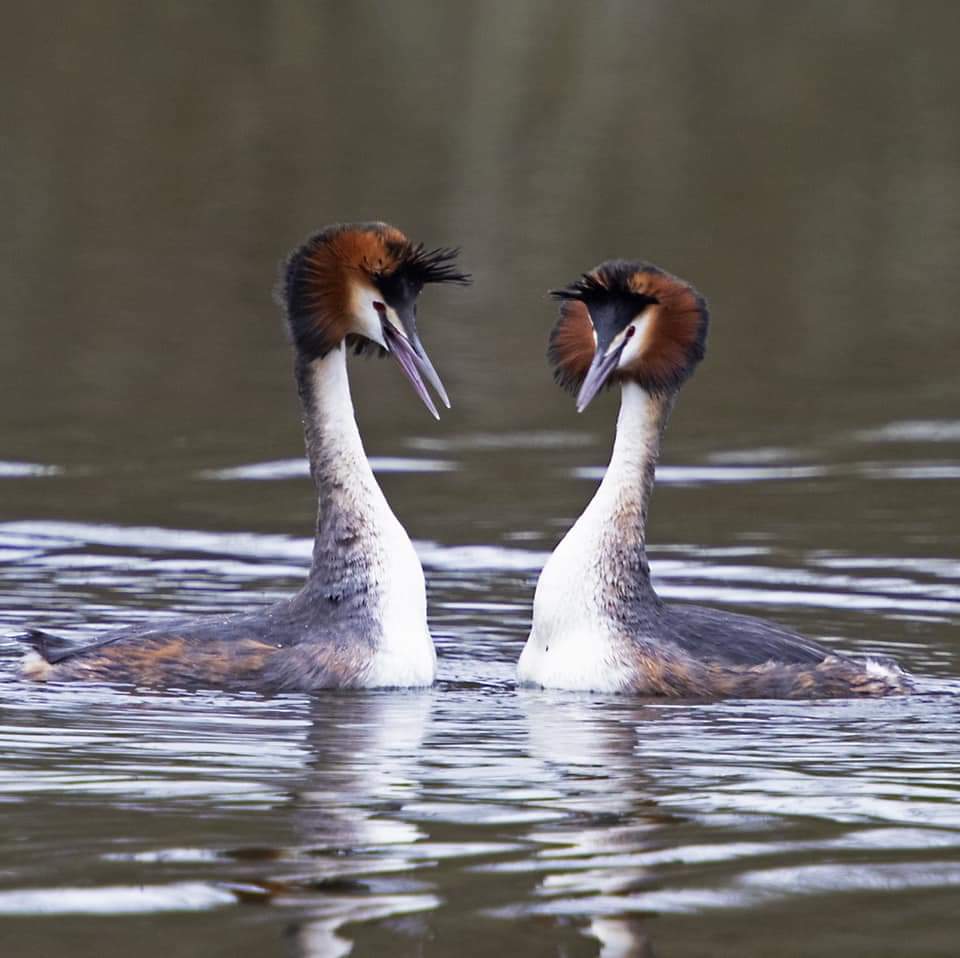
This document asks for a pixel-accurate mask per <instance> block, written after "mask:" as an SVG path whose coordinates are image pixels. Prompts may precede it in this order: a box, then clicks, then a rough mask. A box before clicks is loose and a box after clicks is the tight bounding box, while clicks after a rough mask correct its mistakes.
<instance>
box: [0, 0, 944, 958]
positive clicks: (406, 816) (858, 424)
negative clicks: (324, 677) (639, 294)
mask: <svg viewBox="0 0 960 958" xmlns="http://www.w3.org/2000/svg"><path fill="white" fill-rule="evenodd" d="M7 19H8V30H7V31H5V36H4V38H3V40H0V44H2V45H3V51H2V52H3V53H4V56H3V57H2V58H0V71H3V78H4V80H5V82H4V83H3V84H0V101H2V104H3V106H4V116H5V117H6V118H7V119H6V120H5V124H4V131H3V134H2V136H3V140H4V164H3V171H2V173H0V204H2V209H3V211H4V213H5V220H4V221H5V222H6V223H7V224H8V228H7V230H5V231H4V235H3V237H2V238H0V251H2V255H0V341H2V348H0V739H2V755H3V758H2V761H0V806H2V811H3V823H4V830H3V834H4V840H3V841H2V842H0V945H2V947H0V951H2V952H3V954H11V955H20V954H23V955H27V954H38V955H39V954H42V955H45V956H51V958H60V956H67V955H69V956H70V958H84V956H90V958H93V956H100V955H103V954H107V953H110V954H113V953H117V954H123V953H131V954H138V955H143V956H145V958H153V956H157V958H161V956H162V958H169V956H171V955H179V954H201V953H202V954H204V955H224V956H226V955H230V956H234V955H250V956H259V955H274V954H291V955H298V956H310V958H327V956H338V955H346V954H353V955H370V954H383V953H385V954H410V955H438V956H439V955H444V956H445V955H452V954H455V955H458V956H465V955H489V954H491V953H497V952H500V953H503V954H529V955H544V956H547V955H549V956H554V955H565V956H578V955H584V956H589V955H603V956H605V958H611V956H641V955H642V956H649V955H657V956H680V958H687V956H690V958H693V956H703V958H707V956H709V958H715V956H718V955H724V956H725V955H729V956H738V958H741V956H753V955H755V956H758V958H760V956H767V955H770V954H774V953H777V954H779V953H783V954H796V955H845V956H863V958H876V956H883V955H891V956H892V955H903V954H910V955H943V956H953V955H955V954H956V941H957V939H958V936H960V907H958V902H960V744H958V743H960V735H958V733H960V634H958V630H957V623H958V621H960V563H958V560H957V556H958V555H960V518H958V509H957V501H958V500H957V493H956V488H957V479H958V478H960V418H958V409H960V378H958V377H957V373H956V369H957V363H956V356H957V355H958V350H960V325H958V324H957V323H956V321H955V319H954V317H953V315H952V311H951V310H952V307H951V305H950V304H952V303H954V302H956V301H957V299H958V296H960V273H958V272H957V270H956V268H955V264H956V263H957V262H958V261H960V228H958V224H960V172H958V171H960V162H958V157H960V136H958V126H957V122H956V102H957V99H958V94H960V90H958V85H960V84H958V80H960V67H958V61H957V59H956V52H955V43H954V38H955V36H956V35H957V29H958V27H960V23H958V22H957V13H956V10H955V9H954V8H953V7H952V6H951V5H948V4H947V5H938V4H933V3H931V4H926V5H923V12H922V15H918V14H917V13H916V12H915V11H914V10H913V9H912V8H909V9H908V8H907V7H902V8H901V7H899V6H897V5H895V4H890V5H879V6H878V5H858V4H848V5H846V6H844V7H843V8H842V9H840V8H838V7H837V5H835V4H828V3H822V4H820V3H810V4H805V5H803V7H802V8H799V9H796V10H789V11H787V10H786V9H785V8H779V7H771V6H770V5H767V4H759V3H749V2H741V3H732V4H724V5H722V6H717V7H716V9H713V8H705V7H704V6H703V5H702V4H695V3H682V2H681V3H670V4H666V3H663V4H658V3H653V4H645V5H642V7H634V6H631V5H617V4H612V5H607V6H604V7H602V8H600V7H588V6H586V5H579V4H576V3H572V2H571V3H559V4H550V5H547V4H540V3H536V2H530V3H511V4H502V5H495V6H491V5H488V4H476V5H469V4H460V5H453V6H450V7H449V8H444V9H442V10H441V9H439V8H437V7H436V6H435V5H434V6H431V5H419V4H412V5H410V4H407V5H405V6H404V7H403V9H402V10H401V8H400V7H395V8H394V7H389V8H388V7H385V6H383V5H379V4H367V3H354V4H350V5H349V7H344V6H343V5H336V4H331V5H322V4H321V5H316V4H298V3H285V4H282V5H276V6H273V7H271V6H269V5H268V6H257V5H242V6H238V5H229V6H227V7H223V6H218V5H217V4H213V5H210V6H205V7H203V8H199V7H195V6H194V5H178V4H169V5H164V6H163V7H156V8H150V9H146V8H145V9H144V10H140V11H134V10H130V9H128V8H126V7H124V6H122V5H120V6H112V5H110V4H98V5H94V6H90V5H81V6H77V5H67V6H64V7H62V8H61V9H60V10H59V11H58V13H57V15H56V16H53V15H51V14H50V13H49V11H48V10H47V9H46V8H43V9H41V8H36V9H33V8H23V9H20V10H19V11H16V12H11V13H10V15H9V16H8V18H7ZM370 217H378V218H384V219H387V220H390V221H393V222H396V223H398V224H399V225H400V226H402V227H403V228H404V229H405V230H407V231H408V232H409V233H410V234H411V235H413V236H415V237H417V238H420V237H422V238H423V239H425V240H426V241H427V242H428V243H430V244H438V245H439V244H448V243H449V244H460V245H462V247H463V260H464V264H465V266H466V267H467V268H468V269H470V270H471V271H472V272H473V273H474V274H475V276H476V284H475V286H474V287H473V288H472V289H471V290H469V291H464V290H429V291H428V292H427V294H426V295H425V297H424V299H423V302H422V305H421V309H420V318H419V322H420V326H421V332H422V334H423V338H424V341H425V343H426V344H427V346H428V348H429V350H430V352H431V355H432V357H433V359H434V361H435V363H436V365H437V367H438V368H439V370H440V372H441V374H442V375H443V377H444V380H445V381H446V384H447V386H448V389H449V391H450V393H451V396H452V398H453V401H454V409H453V410H452V411H451V412H450V413H448V414H446V415H445V416H444V418H443V420H442V421H441V422H440V423H438V424H434V423H433V422H432V420H431V419H430V418H429V417H428V416H427V415H426V413H425V412H424V411H423V410H422V408H419V406H418V402H417V400H416V397H415V396H414V395H413V394H412V393H411V391H410V389H409V386H408V385H407V384H406V383H405V382H404V381H403V379H402V377H401V376H400V375H399V374H398V371H397V370H396V369H395V368H394V366H393V365H392V364H391V363H389V362H383V363H376V362H366V363H364V362H359V363H355V364H354V365H353V367H352V372H351V375H352V379H353V383H354V391H355V395H356V401H357V407H358V416H359V419H360V422H361V427H362V430H363V433H364V437H365V442H366V445H367V448H368V451H369V452H370V454H371V456H373V457H374V464H375V467H376V468H377V470H378V473H379V475H380V479H381V482H382V483H383V485H384V488H385V491H386V493H387V495H388V497H389V498H390V501H391V503H392V504H393V505H394V507H395V510H396V512H397V514H398V515H399V516H400V518H401V519H402V521H403V522H404V524H405V525H406V527H407V528H408V530H409V531H410V533H411V535H412V536H413V538H414V539H415V541H416V544H417V548H418V550H419V552H420V555H421V557H422V559H423V562H424V566H425V568H426V572H427V579H428V584H429V611H430V619H431V625H432V629H433V633H434V636H435V638H436V640H437V645H438V648H439V652H440V678H439V682H438V684H437V686H436V687H435V688H434V689H431V690H429V691H423V692H409V693H391V692H380V693H361V694H326V695H317V696H314V697H308V696H298V695H289V696H279V697H275V698H269V699H267V698H261V697H258V696H256V695H225V694H222V693H218V692H216V691H210V692H198V693H193V694H180V693H174V692H171V693H166V694H161V693H157V692H147V691H143V690H124V689H115V688H108V687H82V686H73V687H69V686H67V687H49V688H44V687H38V686H34V685H28V684H25V683H23V682H21V681H20V680H19V679H18V678H17V677H16V663H17V659H18V656H19V652H20V650H19V647H18V645H17V644H16V643H15V642H14V641H13V639H12V638H11V636H12V635H13V634H14V633H16V632H17V631H18V630H20V629H22V628H23V627H25V626H27V625H36V626H40V627H43V628H48V629H51V630H53V631H56V632H58V633H61V634H63V635H66V636H69V637H72V638H75V639H77V640H83V639H86V638H90V637H92V636H95V635H97V634H98V633H99V632H100V631H101V630H102V629H104V628H107V627H110V626H115V625H120V624H128V623H131V622H135V621H141V620H146V619H147V618H150V617H155V616H163V615H172V614H177V613H183V612H190V613H205V612H210V613H220V612H226V611H233V610H236V609H241V608H250V607H255V606H258V605H262V604H266V603H269V602H271V601H273V600H275V599H276V598H278V597H280V596H283V595H287V594H289V593H290V592H291V591H292V590H294V589H296V588H297V586H298V584H299V582H300V581H301V580H302V578H303V576H304V574H305V572H306V569H307V565H308V562H309V556H310V539H309V535H310V530H311V526H312V511H313V504H312V502H311V489H310V485H309V482H308V481H307V479H306V478H305V466H304V464H303V462H302V459H301V450H302V438H301V436H300V433H299V423H298V410H297V406H296V399H295V394H294V390H293V386H292V382H291V377H290V357H289V354H288V348H287V346H286V344H285V342H284V337H283V332H282V328H281V324H280V321H279V318H278V317H277V315H276V312H275V309H274V307H273V305H272V304H271V302H270V298H269V289H270V287H271V285H272V283H273V278H274V275H275V269H276V263H277V261H278V260H279V258H280V257H281V255H282V254H283V252H284V251H285V250H286V249H288V248H290V247H291V246H293V245H294V244H295V243H297V242H299V241H300V239H302V237H303V236H304V235H305V234H306V233H307V232H308V231H309V230H311V229H314V228H316V227H318V226H320V225H322V224H324V223H326V222H329V221H331V220H336V219H338V218H343V219H362V218H370ZM611 255H625V256H637V257H643V258H647V259H651V260H653V261H654V262H657V263H660V264H661V265H663V266H664V267H666V268H669V269H671V270H674V271H676V272H677V273H679V274H680V275H683V276H687V277H689V278H690V279H692V280H693V281H694V282H695V283H696V284H697V285H698V287H700V288H701V289H702V291H703V292H704V293H705V294H706V295H707V296H708V298H709V300H710V302H711V306H712V311H713V325H712V328H711V334H710V341H709V348H708V356H707V359H706V361H705V362H704V364H703V365H702V367H701V368H700V370H698V372H697V375H696V376H695V377H694V379H693V380H692V381H691V383H690V384H689V385H688V386H687V387H685V390H684V395H683V396H682V398H681V400H680V402H679V404H678V406H677V409H676V412H675V414H674V418H673V421H672V423H671V426H670V430H669V432H668V434H667V438H666V444H665V451H664V460H663V463H662V465H661V468H660V470H659V473H658V477H659V481H658V487H657V492H656V495H655V498H654V503H653V514H652V517H651V530H650V540H651V542H652V547H651V559H652V563H653V571H654V576H655V579H656V583H657V587H658V588H659V589H660V591H661V592H662V593H663V594H664V595H665V596H667V597H668V598H669V599H671V600H676V601H695V602H702V603H710V604H714V605H717V606H721V607H723V608H727V609H731V610H735V611H742V612H748V613H755V614H760V615H765V616H767V617H770V618H773V619H776V620H778V621H781V622H783V623H784V624H786V625H788V626H791V627H793V628H796V629H799V630H802V631H804V632H807V633H809V634H811V635H814V636H816V637H818V638H821V639H823V640H824V641H827V642H830V643H832V644H834V645H835V646H836V647H837V648H839V649H842V650H844V651H849V652H867V651H876V652H882V653H885V654H889V655H893V656H895V657H896V658H897V659H898V660H899V661H900V662H901V664H902V665H903V666H904V667H906V668H908V669H910V670H911V671H912V672H913V673H914V674H915V675H916V676H917V680H918V692H917V694H915V695H913V696H910V697H907V698H902V699H895V700H885V701H878V702H845V701H839V702H818V703H802V702H794V703H777V702H749V703H744V702H723V703H683V702H675V703H668V702H644V701H637V700H632V699H625V698H618V697H607V696H599V695H565V694H557V693H548V692H536V691H530V690H518V689H517V688H516V687H515V683H514V679H513V664H514V662H515V660H516V658H517V656H518V655H519V652H520V649H521V648H522V645H523V642H524V639H525V637H526V632H527V629H528V627H529V621H530V603H531V596H532V590H533V586H534V583H535V581H536V577H537V574H538V572H539V569H540V568H541V566H542V564H543V561H544V559H545V557H546V556H547V555H548V554H549V552H550V550H551V549H552V548H553V547H554V545H555V544H556V542H557V540H558V538H559V536H560V535H561V534H562V533H563V531H564V530H565V529H566V528H567V527H568V526H569V524H570V522H571V521H572V520H573V519H574V518H575V516H576V515H577V514H578V513H579V511H580V510H581V509H582V508H583V506H584V504H585V502H586V501H587V499H588V498H589V496H590V494H591V492H592V489H593V488H594V486H595V484H596V482H597V480H598V478H599V476H600V475H601V473H602V467H603V464H604V463H605V461H606V457H607V455H608V452H609V445H610V438H611V430H612V425H613V420H614V416H615V397H613V396H609V397H604V398H601V399H600V400H598V401H597V402H596V403H595V404H594V406H593V407H591V409H590V410H589V411H588V412H587V413H586V414H584V415H583V416H577V415H576V414H575V413H574V411H573V408H572V403H571V400H570V399H569V397H565V396H563V395H562V394H561V393H559V392H558V391H557V390H556V388H555V387H554V386H553V384H552V383H551V381H550V376H549V372H548V370H547V368H546V365H545V363H544V361H543V350H544V345H545V340H546V334H547V331H548V329H549V326H550V322H551V313H552V307H551V306H550V304H549V302H548V301H547V299H546V296H545V291H546V290H547V289H549V288H551V287H555V286H557V285H559V284H562V283H563V282H565V281H567V280H569V279H572V278H573V276H575V275H576V273H577V272H578V271H580V270H582V269H584V268H586V267H589V266H591V265H593V264H595V263H596V262H598V261H599V260H601V259H603V258H605V257H607V256H611Z"/></svg>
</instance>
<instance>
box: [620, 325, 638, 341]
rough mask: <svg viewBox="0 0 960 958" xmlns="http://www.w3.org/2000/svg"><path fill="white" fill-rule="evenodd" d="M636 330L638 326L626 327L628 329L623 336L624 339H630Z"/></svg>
mask: <svg viewBox="0 0 960 958" xmlns="http://www.w3.org/2000/svg"><path fill="white" fill-rule="evenodd" d="M636 331H637V327H636V326H628V327H627V328H626V330H625V331H624V334H623V338H624V339H630V337H631V336H633V334H634V333H635V332H636Z"/></svg>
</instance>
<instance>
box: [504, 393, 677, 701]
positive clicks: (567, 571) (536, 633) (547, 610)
mask: <svg viewBox="0 0 960 958" xmlns="http://www.w3.org/2000/svg"><path fill="white" fill-rule="evenodd" d="M672 403H673V399H672V397H661V396H651V395H649V394H648V393H646V392H644V390H642V389H641V388H640V387H639V386H637V385H634V384H632V383H628V384H625V385H624V387H623V395H622V398H621V403H620V418H619V419H618V420H617V436H616V440H615V441H614V445H613V454H612V455H611V457H610V465H609V466H608V467H607V471H606V473H605V474H604V477H603V481H602V482H601V483H600V487H599V489H597V491H596V493H595V495H594V497H593V499H592V500H591V501H590V504H589V505H588V506H587V508H586V509H585V510H584V512H583V514H582V515H581V516H580V518H579V519H577V521H576V522H575V523H574V525H573V527H572V528H571V529H570V531H569V532H568V533H567V534H566V535H565V536H564V537H563V539H562V540H561V542H560V544H559V545H558V546H557V548H556V549H555V550H554V552H553V554H552V555H551V556H550V558H549V559H548V560H547V564H546V565H545V566H544V568H543V572H542V573H541V574H540V581H539V582H538V583H537V591H536V595H535V597H534V603H533V629H532V631H531V633H530V638H529V639H528V641H527V645H526V647H525V648H524V651H523V655H522V656H521V657H520V663H519V666H518V670H519V677H520V679H521V681H525V682H533V683H536V684H541V685H548V686H549V685H552V686H557V687H560V688H594V689H603V688H607V689H611V690H617V689H618V688H620V687H621V683H622V682H623V681H625V679H624V676H623V674H622V672H621V665H620V664H618V663H619V659H618V655H617V652H616V648H617V641H618V636H622V635H623V633H624V623H625V622H626V621H628V620H630V619H632V618H636V613H637V612H638V610H641V611H642V610H643V609H645V608H651V607H652V606H654V605H655V604H656V603H657V602H658V599H657V597H656V594H655V593H654V591H653V587H652V586H651V584H650V572H649V567H648V565H647V558H646V551H645V545H646V521H647V508H648V505H649V501H650V493H651V491H652V489H653V480H654V470H655V468H656V464H657V456H658V455H659V452H660V437H661V435H662V433H663V429H664V426H665V425H666V421H667V418H668V417H669V414H670V408H671V406H672Z"/></svg>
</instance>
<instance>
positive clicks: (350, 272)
mask: <svg viewBox="0 0 960 958" xmlns="http://www.w3.org/2000/svg"><path fill="white" fill-rule="evenodd" d="M457 253H458V250H456V249H447V248H440V249H433V250H428V249H426V248H425V247H424V245H423V244H422V243H412V242H411V241H410V240H408V239H407V237H406V236H404V234H403V233H401V232H400V230H398V229H396V228H395V227H393V226H388V225H387V224H386V223H344V224H336V225H334V226H328V227H326V228H325V229H323V230H321V231H320V232H318V233H315V234H314V235H313V236H311V237H310V238H309V239H308V240H307V241H306V242H305V243H304V244H303V245H302V246H301V247H300V248H299V249H297V250H294V252H293V253H291V254H290V256H289V258H288V259H287V261H286V264H285V267H284V273H283V277H282V279H281V283H280V288H279V290H278V296H277V298H278V300H279V301H280V303H281V305H282V306H283V308H284V310H285V312H286V317H287V322H288V324H289V327H290V334H291V336H292V337H293V341H294V344H295V345H296V347H297V349H298V351H299V352H300V353H301V354H302V355H305V356H307V357H308V358H311V359H312V358H315V357H319V356H325V355H326V354H327V353H328V352H330V350H331V349H333V348H335V347H336V346H338V345H339V344H340V343H341V342H343V341H344V340H345V339H347V340H348V341H349V340H350V339H352V340H354V342H352V343H350V344H351V345H354V346H355V347H356V351H357V352H365V351H367V350H368V349H370V350H376V351H378V352H382V350H380V348H379V346H377V345H376V344H374V343H372V342H371V341H370V340H368V339H365V338H362V337H360V336H355V335H352V334H351V323H352V320H353V306H354V297H355V296H356V295H357V293H358V291H362V290H364V289H368V290H370V291H373V292H374V293H375V294H376V295H377V296H378V297H379V298H382V299H383V300H384V301H385V302H388V303H391V304H393V303H394V301H395V300H396V301H399V300H401V299H415V298H416V296H417V295H418V294H419V292H420V290H421V289H422V288H423V287H424V285H426V284H427V283H463V284H465V283H469V282H470V277H469V276H468V275H467V274H466V273H461V272H460V271H459V270H457V268H456V266H455V264H454V260H455V259H456V256H457Z"/></svg>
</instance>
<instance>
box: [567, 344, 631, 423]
mask: <svg viewBox="0 0 960 958" xmlns="http://www.w3.org/2000/svg"><path fill="white" fill-rule="evenodd" d="M625 344H626V343H625V341H623V340H621V342H620V343H619V344H617V345H616V346H613V347H608V348H607V350H606V352H601V350H600V344H599V343H598V344H597V351H596V352H595V353H594V354H593V362H592V363H590V368H589V369H588V370H587V375H586V377H585V378H584V380H583V385H582V386H581V387H580V392H578V393H577V412H583V411H584V409H586V408H587V406H588V405H589V404H590V400H591V399H593V397H594V396H596V394H597V393H598V392H600V390H601V389H603V386H604V383H606V381H607V380H608V379H609V378H610V374H611V373H612V372H613V371H614V370H615V369H616V368H617V363H619V362H620V354H621V353H622V352H623V347H624V345H625Z"/></svg>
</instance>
